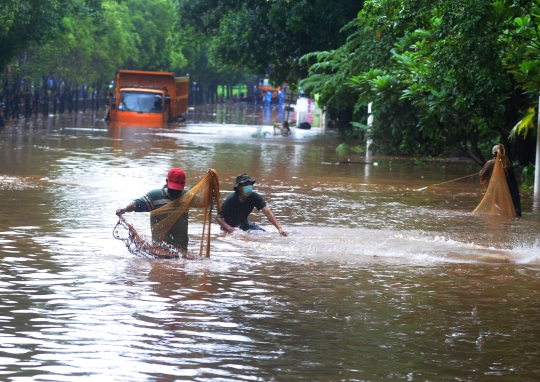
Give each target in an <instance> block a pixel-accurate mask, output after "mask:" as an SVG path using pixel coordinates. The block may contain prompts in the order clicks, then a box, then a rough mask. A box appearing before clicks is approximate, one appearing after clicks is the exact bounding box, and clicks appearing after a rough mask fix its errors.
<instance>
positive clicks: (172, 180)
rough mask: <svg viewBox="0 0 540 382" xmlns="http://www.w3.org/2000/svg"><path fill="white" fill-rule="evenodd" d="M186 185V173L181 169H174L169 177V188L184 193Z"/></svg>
mask: <svg viewBox="0 0 540 382" xmlns="http://www.w3.org/2000/svg"><path fill="white" fill-rule="evenodd" d="M185 185H186V173H185V172H184V170H182V169H181V168H172V169H170V171H169V174H168V175H167V187H169V188H172V189H173V190H179V191H182V190H183V189H184V187H185Z"/></svg>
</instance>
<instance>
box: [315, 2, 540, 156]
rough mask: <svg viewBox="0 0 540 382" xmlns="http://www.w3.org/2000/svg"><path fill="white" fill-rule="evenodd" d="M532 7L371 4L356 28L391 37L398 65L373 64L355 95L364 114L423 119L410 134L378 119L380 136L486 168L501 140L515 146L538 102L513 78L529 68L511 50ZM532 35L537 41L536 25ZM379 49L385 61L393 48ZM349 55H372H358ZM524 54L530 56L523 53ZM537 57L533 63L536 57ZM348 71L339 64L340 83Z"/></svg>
mask: <svg viewBox="0 0 540 382" xmlns="http://www.w3.org/2000/svg"><path fill="white" fill-rule="evenodd" d="M532 3H533V2H532V1H522V2H520V3H519V4H518V2H517V1H516V2H513V1H492V0H478V1H475V2H470V1H466V0H435V1H431V2H429V3H428V2H425V1H423V0H384V1H369V2H366V4H365V8H364V9H363V10H362V12H361V13H360V14H359V16H358V18H357V20H356V21H355V24H356V27H357V28H358V29H359V30H362V31H363V33H371V34H372V35H377V36H378V37H380V36H382V38H384V37H385V36H388V37H389V38H390V40H392V42H393V43H394V48H393V49H392V50H391V51H390V52H391V54H392V59H391V60H388V61H387V62H382V63H381V62H380V61H379V62H376V61H375V60H373V61H372V64H374V65H373V66H372V67H370V68H366V65H361V66H359V68H358V71H357V72H356V73H355V74H354V75H352V76H350V77H349V78H350V80H349V81H348V83H349V84H350V86H351V87H350V90H351V91H352V92H353V94H356V95H357V96H358V101H357V103H356V106H357V108H358V107H360V106H361V105H365V104H367V102H370V101H375V110H376V111H377V110H384V111H385V114H386V113H387V112H388V111H390V110H402V111H403V112H406V115H408V116H411V115H413V114H416V115H417V117H416V118H410V121H411V122H414V121H415V120H416V122H415V123H413V124H412V125H409V126H408V128H406V127H405V126H404V125H403V124H402V123H401V120H395V121H392V120H389V119H388V118H387V115H376V118H375V121H376V125H375V126H374V130H375V133H376V132H377V130H378V129H386V130H387V131H388V130H390V131H391V132H392V134H390V135H388V134H383V135H381V138H382V139H384V136H387V137H399V136H401V143H400V146H399V147H400V150H402V151H403V153H409V154H416V153H419V152H421V151H424V150H427V149H429V150H433V151H436V152H438V153H440V152H442V150H444V147H448V146H449V145H451V146H452V147H454V148H455V149H457V150H458V151H459V152H462V153H466V154H467V155H468V156H470V157H471V158H473V159H474V160H475V161H477V162H478V163H480V164H482V163H483V162H484V161H485V159H484V154H487V153H488V152H489V148H490V147H491V146H492V145H493V144H495V143H498V142H499V140H501V141H502V142H505V143H506V145H507V147H508V146H510V144H509V142H508V135H509V132H510V127H511V126H513V124H514V123H515V121H516V120H517V119H519V115H520V114H519V113H520V112H521V111H523V110H524V109H526V108H527V106H528V105H529V104H530V101H531V98H530V96H529V95H528V94H526V92H524V91H523V90H522V89H520V87H519V86H517V85H518V84H519V82H520V81H521V80H520V79H519V77H518V76H516V74H515V73H513V72H512V71H511V70H510V71H509V68H510V67H509V65H508V62H510V61H512V59H513V60H514V61H516V60H517V62H523V61H520V58H519V56H518V55H516V54H515V52H512V49H513V47H515V46H516V44H513V45H512V44H509V36H510V35H511V36H512V38H518V36H519V31H518V29H517V28H516V27H515V19H516V17H518V16H520V15H523V14H524V13H527V14H530V13H531V12H534V9H535V8H531V4H532ZM529 32H531V33H530V37H531V38H532V40H534V36H533V34H534V33H533V32H534V30H533V26H532V25H531V28H530V29H529ZM360 35H361V34H357V35H353V36H351V39H349V40H348V41H347V43H346V44H345V45H346V47H347V48H351V47H352V48H354V47H355V44H357V42H356V41H357V40H356V39H357V36H360ZM521 37H523V36H521ZM532 40H531V39H529V42H530V41H532ZM523 42H524V44H525V40H523ZM357 45H358V46H360V44H357ZM375 46H376V47H377V49H382V53H383V54H382V55H383V56H384V50H385V49H386V47H385V46H384V45H383V44H380V43H376V44H375ZM344 51H347V52H351V54H353V53H354V54H356V55H360V56H362V55H365V52H364V51H362V50H358V49H356V50H355V49H349V50H347V49H344ZM520 51H524V47H523V46H521V50H520ZM530 53H531V54H530V56H529V57H528V59H529V60H530V59H531V58H532V55H533V53H532V51H531V52H530ZM343 57H345V56H343ZM509 57H512V59H510V58H509ZM521 57H525V56H521ZM345 59H346V58H341V59H340V60H345ZM340 65H341V66H340ZM340 65H334V67H335V68H337V71H336V72H335V73H334V74H333V76H339V75H343V73H342V69H341V68H342V67H343V65H342V64H340ZM521 67H522V68H523V67H525V65H521ZM312 69H315V67H312ZM514 70H515V68H514ZM347 73H348V72H347ZM390 105H392V106H394V107H390ZM512 121H514V122H512ZM389 126H390V127H389ZM521 151H523V150H521Z"/></svg>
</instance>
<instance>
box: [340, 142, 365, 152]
mask: <svg viewBox="0 0 540 382" xmlns="http://www.w3.org/2000/svg"><path fill="white" fill-rule="evenodd" d="M336 151H337V152H338V153H341V154H345V153H348V152H349V151H352V152H355V153H365V152H366V148H365V146H360V145H356V146H353V147H351V146H349V145H348V144H347V143H340V144H339V145H338V147H336Z"/></svg>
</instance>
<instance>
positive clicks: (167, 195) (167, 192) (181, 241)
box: [116, 168, 188, 250]
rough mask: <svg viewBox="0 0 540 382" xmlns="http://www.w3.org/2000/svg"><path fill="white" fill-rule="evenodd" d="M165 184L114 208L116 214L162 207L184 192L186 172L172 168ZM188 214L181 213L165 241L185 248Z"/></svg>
mask: <svg viewBox="0 0 540 382" xmlns="http://www.w3.org/2000/svg"><path fill="white" fill-rule="evenodd" d="M165 182H166V184H165V185H164V186H163V187H162V188H158V189H156V190H152V191H150V192H148V193H147V194H146V195H144V196H143V197H141V198H139V199H135V200H134V201H132V202H131V203H129V204H128V205H127V206H126V207H125V208H120V209H117V210H116V215H117V216H121V215H123V214H125V213H126V212H150V211H153V210H155V209H158V208H160V207H163V206H164V205H165V204H167V203H169V202H171V201H173V200H174V199H176V198H178V197H179V196H181V195H183V194H185V193H186V192H187V190H186V189H185V185H186V174H185V172H184V170H182V169H181V168H172V169H171V170H170V171H169V173H168V174H167V179H165ZM155 223H157V221H150V224H152V225H153V224H155ZM187 231H188V214H187V213H185V214H183V215H182V216H181V217H180V219H178V221H177V223H176V224H175V226H174V228H173V229H172V230H171V232H174V235H173V234H169V235H168V236H167V237H166V238H165V242H166V243H168V244H171V245H173V246H175V247H177V248H181V249H183V250H187V245H188V232H187Z"/></svg>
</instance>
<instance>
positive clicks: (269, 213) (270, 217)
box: [261, 206, 288, 236]
mask: <svg viewBox="0 0 540 382" xmlns="http://www.w3.org/2000/svg"><path fill="white" fill-rule="evenodd" d="M261 211H262V212H263V213H264V214H265V215H266V217H267V218H268V220H270V223H272V224H273V225H274V227H276V228H277V230H278V232H279V234H280V235H281V236H288V234H287V232H285V231H283V228H281V226H280V225H279V222H278V221H277V218H276V215H274V213H273V212H272V210H270V208H268V206H265V207H264V208H263V209H262V210H261Z"/></svg>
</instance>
